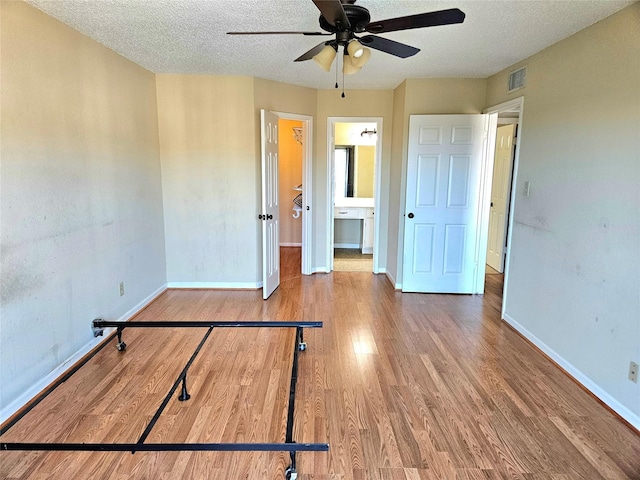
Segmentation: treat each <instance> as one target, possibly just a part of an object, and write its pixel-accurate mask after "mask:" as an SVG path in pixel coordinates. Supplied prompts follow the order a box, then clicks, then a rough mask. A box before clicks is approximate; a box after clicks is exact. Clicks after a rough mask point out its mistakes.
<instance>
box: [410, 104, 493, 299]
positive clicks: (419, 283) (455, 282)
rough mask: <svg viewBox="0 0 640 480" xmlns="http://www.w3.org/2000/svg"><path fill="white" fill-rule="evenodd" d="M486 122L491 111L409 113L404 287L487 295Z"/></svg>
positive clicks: (411, 290)
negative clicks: (483, 237)
mask: <svg viewBox="0 0 640 480" xmlns="http://www.w3.org/2000/svg"><path fill="white" fill-rule="evenodd" d="M488 122H489V116H488V115H411V117H410V120H409V149H408V162H407V187H406V204H405V205H406V207H405V208H406V212H405V233H404V262H403V281H402V291H404V292H425V293H427V292H429V293H431V292H432V293H482V291H483V285H484V264H485V258H486V241H485V243H484V249H483V248H482V243H483V242H482V241H480V239H481V235H480V232H481V230H480V224H481V220H482V208H481V207H482V205H483V201H484V197H485V196H486V197H487V199H488V194H485V193H483V191H482V186H483V169H484V159H485V150H486V132H487V130H488ZM487 206H488V205H487ZM479 275H481V280H482V282H479V281H478V279H479V278H480V277H479ZM480 284H481V285H482V286H481V287H479V285H480Z"/></svg>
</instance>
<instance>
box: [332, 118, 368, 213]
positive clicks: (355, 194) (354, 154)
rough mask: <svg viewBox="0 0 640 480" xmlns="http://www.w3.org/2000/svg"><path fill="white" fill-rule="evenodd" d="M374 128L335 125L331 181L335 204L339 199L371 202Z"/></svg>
mask: <svg viewBox="0 0 640 480" xmlns="http://www.w3.org/2000/svg"><path fill="white" fill-rule="evenodd" d="M376 133H377V132H376V131H375V124H366V123H336V126H335V150H334V168H335V171H334V180H335V190H334V192H335V200H336V204H338V203H339V200H340V199H342V198H371V199H372V198H373V197H374V172H375V158H376V140H377V138H376Z"/></svg>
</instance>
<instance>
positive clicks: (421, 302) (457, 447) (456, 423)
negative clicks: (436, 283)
mask: <svg viewBox="0 0 640 480" xmlns="http://www.w3.org/2000/svg"><path fill="white" fill-rule="evenodd" d="M283 271H284V268H283ZM294 274H295V271H294V270H292V274H291V275H290V276H288V277H287V278H286V280H285V281H283V282H282V284H281V286H280V288H278V290H276V292H275V293H274V294H273V295H272V297H271V298H270V299H269V300H268V301H263V300H262V299H261V291H211V290H197V291H196V290H169V291H167V292H165V293H164V294H163V295H161V296H160V297H159V298H158V299H157V300H156V301H154V302H153V303H152V304H151V305H150V306H149V307H148V308H146V309H145V310H144V311H143V312H141V313H140V314H139V315H138V316H137V317H136V319H137V320H204V319H208V320H258V319H264V320H319V321H323V322H324V327H323V328H322V329H308V330H305V340H306V341H307V342H308V350H307V351H305V352H303V353H301V354H300V367H299V368H300V370H299V380H298V391H297V395H296V399H297V400H296V407H297V408H296V421H295V438H296V440H297V441H298V442H329V444H330V451H329V452H315V453H299V454H298V472H299V476H298V478H299V479H301V480H310V479H316V480H319V479H322V480H328V479H345V480H346V479H354V480H362V479H372V480H378V479H379V480H392V479H394V480H400V479H404V480H419V479H422V480H424V479H445V480H458V479H460V480H462V479H526V480H534V479H536V480H537V479H539V480H542V479H545V480H547V479H556V480H569V479H589V480H590V479H619V478H620V479H624V478H630V479H640V437H639V436H638V435H637V434H636V433H634V432H633V431H632V430H631V429H629V428H628V427H627V426H626V425H624V424H623V423H622V422H621V421H620V420H618V419H617V418H616V417H614V415H612V414H611V413H610V412H609V411H608V410H607V409H606V408H604V407H603V406H602V405H601V404H600V403H599V402H598V401H597V400H595V399H594V398H593V397H592V396H590V395H589V394H587V393H586V392H585V391H584V390H583V389H582V388H581V387H580V386H578V385H577V384H576V383H574V382H573V381H572V380H571V379H570V378H569V377H567V376H566V375H565V374H564V373H563V372H562V371H560V370H559V369H558V368H557V367H556V366H554V365H553V364H552V363H550V362H549V361H548V360H547V359H546V358H545V357H543V356H542V355H541V354H540V353H539V352H537V351H536V350H535V349H534V348H533V347H531V346H530V345H529V344H528V343H527V342H526V341H524V340H523V339H522V338H521V337H520V336H519V335H518V334H516V333H515V332H514V331H513V330H512V329H511V328H509V327H508V326H507V325H506V324H504V323H503V322H501V321H500V318H499V314H500V301H501V291H502V276H501V275H489V276H488V277H487V282H488V283H487V293H486V294H485V295H483V296H456V295H423V294H401V293H399V292H395V291H394V290H393V288H392V287H391V285H390V284H389V282H388V280H387V279H386V278H384V277H383V276H381V275H378V276H377V275H372V274H371V273H361V272H354V273H351V272H334V273H333V274H330V275H324V274H319V275H313V276H301V275H297V276H295V275H294ZM204 333H205V332H204V330H202V329H167V330H166V331H165V330H164V329H155V330H144V331H143V330H136V329H127V330H125V331H124V336H125V341H126V343H127V344H128V347H127V350H126V351H125V352H118V351H116V349H115V347H114V342H113V341H112V342H111V344H110V345H108V346H107V347H106V348H105V349H103V350H102V351H101V352H99V353H98V354H97V355H96V356H95V357H94V358H93V359H92V360H91V361H90V362H88V363H87V364H86V365H85V366H84V367H83V368H82V369H81V370H79V371H78V372H77V373H76V374H75V375H74V376H73V377H71V378H70V379H69V380H67V382H66V383H65V384H63V385H61V386H60V387H59V388H58V389H57V390H56V391H54V392H53V393H52V394H51V395H49V396H48V397H47V398H46V399H45V400H44V401H42V402H41V403H40V404H39V405H37V406H36V407H35V408H34V409H33V410H32V411H31V412H30V413H29V414H27V415H26V416H25V417H24V418H23V419H22V420H20V421H19V422H18V423H17V424H16V425H15V426H14V427H13V428H12V429H10V430H9V432H7V433H6V434H5V435H3V436H2V437H1V438H2V441H5V442H10V441H13V442H17V441H33V442H38V441H48V442H53V441H64V442H135V441H136V440H137V438H138V436H139V435H140V433H141V432H142V431H143V430H144V428H145V426H146V424H147V422H148V421H149V419H150V417H151V416H152V415H153V413H154V412H155V410H156V408H157V407H158V405H159V404H160V402H161V401H162V399H163V398H164V396H165V395H166V393H167V392H168V390H169V388H170V387H171V385H172V384H173V382H174V381H175V379H176V378H177V376H178V374H179V373H180V371H181V370H182V368H183V367H184V365H185V363H186V362H187V360H188V359H189V357H190V355H191V352H192V351H193V349H194V348H195V346H196V345H197V344H198V343H199V342H200V339H201V338H202V336H203V335H204ZM293 340H294V339H293V332H292V331H290V330H282V329H266V328H265V329H215V330H214V331H213V333H212V335H211V337H210V339H209V340H208V342H207V343H206V344H205V346H204V347H203V349H202V351H201V352H200V355H199V356H198V358H197V359H196V361H195V362H194V364H193V366H192V367H191V370H189V375H188V385H189V393H190V394H191V399H190V400H189V401H188V402H178V401H177V400H176V399H175V398H174V399H173V400H172V401H171V402H170V403H169V405H168V407H167V410H166V411H165V413H164V414H163V416H162V417H160V421H159V422H158V423H157V424H156V426H155V428H154V430H153V431H152V433H151V436H150V437H149V441H150V442H241V441H247V442H260V441H269V442H281V441H283V439H284V424H285V418H286V410H285V408H286V400H287V398H286V397H287V393H288V382H289V369H290V357H291V351H292V348H293ZM288 463H289V462H288V455H287V454H283V453H250V452H239V453H233V452H194V453H190V452H186V453H175V452H167V453H144V452H138V453H136V454H135V455H132V454H130V453H78V452H49V453H46V452H0V478H3V479H18V478H20V479H43V478H54V479H58V478H59V479H76V478H81V479H85V478H111V479H118V480H119V479H125V478H127V479H128V478H136V479H167V480H168V479H205V478H208V479H240V478H243V479H245V478H247V479H267V478H269V479H271V478H272V479H282V478H284V474H283V471H284V468H285V467H286V466H287V465H288Z"/></svg>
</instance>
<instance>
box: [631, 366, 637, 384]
mask: <svg viewBox="0 0 640 480" xmlns="http://www.w3.org/2000/svg"><path fill="white" fill-rule="evenodd" d="M629 380H631V381H632V382H635V383H638V364H637V363H636V362H629Z"/></svg>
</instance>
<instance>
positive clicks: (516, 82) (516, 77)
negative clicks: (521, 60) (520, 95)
mask: <svg viewBox="0 0 640 480" xmlns="http://www.w3.org/2000/svg"><path fill="white" fill-rule="evenodd" d="M526 79H527V67H522V68H519V69H518V70H516V71H514V72H511V73H510V74H509V93H511V92H513V91H514V90H520V89H521V88H524V84H525V81H526Z"/></svg>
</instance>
